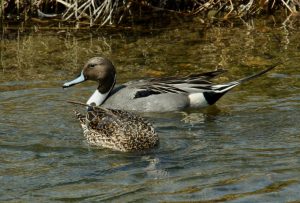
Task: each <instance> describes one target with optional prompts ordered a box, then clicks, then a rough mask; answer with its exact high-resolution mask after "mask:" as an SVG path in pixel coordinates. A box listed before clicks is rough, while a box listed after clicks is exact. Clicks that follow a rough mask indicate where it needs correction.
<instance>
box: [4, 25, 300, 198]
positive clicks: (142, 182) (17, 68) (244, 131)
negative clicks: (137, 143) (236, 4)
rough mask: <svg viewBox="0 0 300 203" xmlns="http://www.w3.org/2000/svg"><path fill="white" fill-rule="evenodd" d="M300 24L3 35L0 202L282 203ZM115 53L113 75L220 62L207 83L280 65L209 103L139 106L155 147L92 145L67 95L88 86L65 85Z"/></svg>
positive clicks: (298, 86) (294, 132)
mask: <svg viewBox="0 0 300 203" xmlns="http://www.w3.org/2000/svg"><path fill="white" fill-rule="evenodd" d="M299 31H300V30H299V29H285V28H282V27H268V26H264V25H262V23H258V24H255V26H254V25H253V26H252V27H251V28H249V27H248V28H245V27H243V26H238V27H231V28H228V27H227V28H222V27H211V28H205V29H204V28H203V27H201V26H195V25H190V26H189V27H187V26H185V27H184V28H182V29H181V28H176V29H171V28H170V29H162V30H160V31H159V32H155V33H154V32H153V33H149V34H147V35H144V34H141V35H139V34H138V33H136V34H135V35H129V34H116V33H113V34H111V33H109V32H107V33H106V32H105V30H99V31H98V33H88V32H83V33H80V32H70V31H60V32H35V33H30V34H26V35H24V34H22V33H21V32H19V33H17V34H16V35H15V36H13V37H11V38H9V37H6V38H3V39H2V40H1V53H0V54H1V60H0V64H1V70H0V71H1V73H0V115H1V117H0V126H1V128H0V163H1V164H0V181H1V183H2V184H1V187H0V201H32V200H35V201H50V200H52V201H83V202H91V201H121V202H126V201H153V202H156V201H167V202H172V201H195V200H197V201H209V200H210V201H216V202H223V201H226V200H230V201H232V202H241V201H243V202H257V201H260V202H274V201H275V202H277V201H278V202H286V201H296V200H299V199H300V196H299V192H298V191H299V190H300V183H299V177H300V174H299V168H300V163H299V155H300V154H299V152H300V148H299V146H300V145H299V125H298V121H299V120H300V117H299V115H300V112H299V109H300V108H299V100H300V97H299V91H300V83H299V81H300V80H299V77H300V75H299V65H298V64H299V60H300V49H299V45H298V43H297V42H299V40H300V39H299V36H300V35H299ZM98 55H102V56H103V55H104V56H107V57H109V58H110V59H112V60H113V62H114V63H115V65H116V67H117V71H118V78H117V80H118V83H122V82H125V81H128V80H132V79H136V78H147V77H159V76H171V75H185V74H190V73H193V72H202V71H209V70H212V69H215V68H216V67H220V66H221V67H224V68H226V69H228V73H226V74H224V75H222V76H221V77H220V78H218V79H217V80H216V81H215V82H217V83H222V82H224V81H229V80H234V79H239V78H241V77H244V76H246V75H249V74H253V73H255V72H258V71H259V70H261V69H263V68H264V67H265V66H268V65H270V64H275V63H278V62H282V65H280V66H279V67H277V68H276V69H275V70H274V71H272V72H270V73H268V74H266V75H264V76H262V77H261V78H258V79H256V80H254V81H251V82H249V83H246V84H243V85H241V86H240V87H237V88H235V89H234V90H232V91H231V92H230V93H228V94H226V95H225V96H224V97H223V98H221V100H220V101H219V102H218V103H217V105H216V106H212V107H209V108H207V109H200V110H199V109H193V110H187V111H184V112H172V113H164V114H143V115H144V116H145V117H147V118H148V119H149V120H151V122H152V123H154V125H155V127H156V129H157V131H158V133H159V136H160V146H159V147H158V148H157V149H154V150H151V151H147V152H141V153H119V152H114V151H111V150H107V149H95V148H90V147H89V146H88V145H87V144H86V142H85V140H84V138H83V136H82V131H81V129H80V126H79V124H78V123H77V121H76V120H75V118H74V117H73V114H72V109H73V108H74V107H73V106H72V105H69V104H66V103H65V102H62V101H64V100H66V99H72V100H77V101H83V102H84V101H85V100H86V99H87V98H88V97H89V96H90V94H91V93H92V92H93V90H94V88H95V84H94V83H92V82H88V83H86V84H81V85H78V86H76V87H74V88H70V89H68V90H63V89H62V88H61V85H62V84H63V82H64V81H67V80H69V79H72V78H73V77H74V76H75V75H77V74H78V72H79V71H80V69H81V68H82V65H83V63H84V62H85V61H86V60H87V59H88V58H90V57H93V56H98Z"/></svg>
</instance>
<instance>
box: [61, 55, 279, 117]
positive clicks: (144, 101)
mask: <svg viewBox="0 0 300 203" xmlns="http://www.w3.org/2000/svg"><path fill="white" fill-rule="evenodd" d="M275 67H276V66H272V67H269V68H267V69H265V70H263V71H261V72H259V73H257V74H254V75H251V76H248V77H245V78H242V79H240V80H236V81H232V82H227V83H224V84H213V83H212V82H211V81H210V80H211V79H212V78H214V77H215V76H218V75H220V74H221V73H223V72H225V70H223V69H218V70H215V71H211V72H206V73H198V74H192V75H189V76H185V77H165V78H149V79H143V80H136V81H130V82H127V83H125V84H122V85H120V86H118V87H115V88H114V86H115V83H116V70H115V67H114V65H113V64H112V62H111V61H110V60H108V59H106V58H103V57H94V58H91V59H89V60H88V62H87V63H86V64H85V66H84V68H83V70H82V71H81V73H80V75H79V76H78V77H77V78H76V79H74V80H72V81H70V82H67V83H65V84H64V85H63V88H67V87H71V86H73V85H76V84H78V83H81V82H84V81H86V80H93V81H97V82H98V83H99V85H98V88H97V89H96V91H95V92H94V94H93V95H92V96H91V97H90V98H89V100H88V101H87V104H89V105H96V106H98V105H102V106H103V107H106V108H112V109H123V110H129V111H141V112H164V111H176V110H182V109H185V108H189V107H192V108H201V107H206V106H209V105H212V104H214V103H215V102H216V101H218V100H219V99H220V98H221V97H222V96H223V95H224V94H225V93H226V92H228V91H229V90H231V89H232V88H234V87H235V86H237V85H239V84H241V83H243V82H245V81H248V80H250V79H254V78H256V77H258V76H260V75H262V74H264V73H266V72H268V71H270V70H271V69H273V68H275Z"/></svg>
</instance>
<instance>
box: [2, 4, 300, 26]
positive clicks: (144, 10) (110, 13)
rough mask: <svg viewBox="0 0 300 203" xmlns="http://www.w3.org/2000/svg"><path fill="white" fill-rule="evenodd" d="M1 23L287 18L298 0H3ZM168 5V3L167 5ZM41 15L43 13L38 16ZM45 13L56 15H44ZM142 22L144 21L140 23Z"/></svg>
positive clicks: (98, 24) (297, 11)
mask: <svg viewBox="0 0 300 203" xmlns="http://www.w3.org/2000/svg"><path fill="white" fill-rule="evenodd" d="M1 2H2V3H1V5H0V6H1V9H0V14H1V16H2V17H3V16H4V17H5V18H4V19H9V18H12V16H18V18H21V19H22V20H23V21H24V20H27V19H28V18H29V19H30V18H32V17H38V18H43V19H45V18H46V19H47V18H59V19H60V20H62V21H67V22H70V21H72V22H81V23H88V24H89V26H95V25H96V26H103V25H109V24H110V25H116V24H121V23H124V24H126V23H128V22H130V21H136V20H138V19H143V18H145V19H149V16H150V19H151V17H152V16H153V15H154V14H158V15H159V16H161V15H176V16H177V17H181V16H182V17H186V16H200V17H201V18H202V20H203V21H205V20H206V19H207V17H210V18H211V17H212V18H214V19H225V20H228V19H234V18H248V17H257V16H259V15H263V14H273V15H274V14H275V13H276V12H277V11H284V12H285V13H286V15H287V16H289V15H290V14H291V15H294V14H298V13H299V9H300V0H184V1H165V0H160V1H151V0H144V1H141V0H19V1H13V0H4V1H1ZM171 2H172V3H171ZM40 11H43V12H40ZM49 13H52V14H58V15H47V14H49ZM143 22H144V21H143Z"/></svg>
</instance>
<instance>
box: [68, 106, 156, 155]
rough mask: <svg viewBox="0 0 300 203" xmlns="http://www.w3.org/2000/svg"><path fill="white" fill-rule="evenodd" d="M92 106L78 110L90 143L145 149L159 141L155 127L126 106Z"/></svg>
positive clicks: (129, 149)
mask: <svg viewBox="0 0 300 203" xmlns="http://www.w3.org/2000/svg"><path fill="white" fill-rule="evenodd" d="M70 103H77V102H70ZM89 107H90V108H89V110H88V111H87V113H86V115H82V114H80V113H79V112H78V111H74V112H75V115H76V117H77V119H78V120H79V122H80V124H81V127H82V129H83V134H84V136H85V138H86V140H87V142H88V144H90V145H92V146H97V147H103V148H109V149H113V150H117V151H122V152H133V151H142V150H147V149H151V148H153V147H155V146H157V145H158V143H159V139H158V135H157V134H156V132H155V129H154V127H153V126H152V125H151V123H149V122H148V121H147V120H145V119H144V118H142V117H141V116H139V115H136V114H134V113H132V112H127V111H123V110H117V109H107V108H103V107H95V106H89Z"/></svg>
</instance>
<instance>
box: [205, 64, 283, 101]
mask: <svg viewBox="0 0 300 203" xmlns="http://www.w3.org/2000/svg"><path fill="white" fill-rule="evenodd" d="M278 65H279V64H276V65H274V66H271V67H269V68H267V69H265V70H263V71H261V72H258V73H256V74H253V75H250V76H247V77H245V78H242V79H239V80H236V81H233V82H229V83H225V84H220V85H214V86H213V87H212V91H210V92H204V93H203V94H204V97H205V99H206V100H207V102H208V103H209V104H210V105H212V104H214V103H215V102H216V101H218V100H219V99H220V98H221V97H222V96H223V95H224V94H225V93H226V92H228V91H229V90H231V89H232V88H234V87H235V86H237V85H239V84H241V83H244V82H247V81H249V80H252V79H254V78H257V77H259V76H261V75H263V74H265V73H266V72H268V71H270V70H272V69H273V68H275V67H277V66H278Z"/></svg>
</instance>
